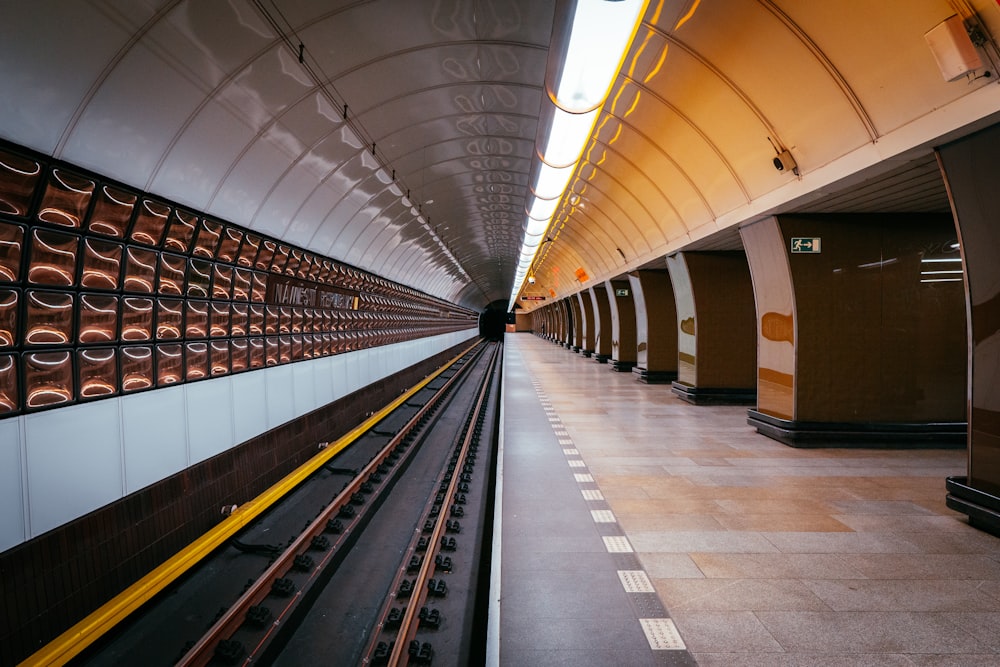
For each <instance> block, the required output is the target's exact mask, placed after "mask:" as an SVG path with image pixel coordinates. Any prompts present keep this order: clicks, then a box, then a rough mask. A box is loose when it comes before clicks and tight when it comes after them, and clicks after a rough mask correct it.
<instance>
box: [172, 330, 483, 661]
mask: <svg viewBox="0 0 1000 667" xmlns="http://www.w3.org/2000/svg"><path fill="white" fill-rule="evenodd" d="M482 353H483V348H480V349H479V350H473V351H472V354H473V357H472V358H470V359H468V360H467V361H466V363H464V364H462V366H461V367H460V368H458V371H457V372H456V373H455V374H454V375H453V376H452V377H451V378H449V379H448V380H447V382H446V383H445V384H444V385H442V387H441V388H440V389H439V390H438V391H437V392H436V393H435V394H434V396H433V397H431V399H430V400H429V401H428V402H427V403H426V404H425V405H424V406H423V407H421V408H420V410H419V411H418V412H417V413H416V414H415V415H414V416H413V417H412V418H411V419H410V420H409V421H408V422H407V423H406V424H405V425H404V426H403V427H402V428H401V429H400V430H399V432H398V433H397V434H396V435H395V436H393V438H392V439H391V440H390V441H389V442H388V443H387V444H386V445H385V446H384V447H383V448H382V449H381V450H380V452H379V453H378V454H377V455H376V456H375V457H373V458H372V460H371V461H369V463H368V464H367V465H366V466H365V467H364V468H363V469H362V470H361V471H360V472H359V473H358V475H357V476H356V477H355V478H354V479H353V480H352V481H351V482H350V483H349V484H348V485H347V486H346V487H345V488H344V489H343V490H342V491H341V492H340V493H338V494H337V496H336V497H335V498H334V499H333V501H331V502H330V503H329V504H328V505H327V506H326V507H325V508H324V509H323V510H322V511H321V512H320V513H319V515H317V517H316V519H314V520H313V521H312V522H311V523H310V524H309V525H308V526H307V527H306V528H305V530H303V531H302V532H301V533H300V534H299V536H298V537H297V538H295V539H294V540H293V541H292V542H291V544H289V546H288V547H287V548H286V549H285V550H284V551H283V552H282V554H281V555H279V556H278V557H277V558H276V559H275V561H274V562H273V563H272V564H271V565H270V566H269V567H268V568H267V570H265V571H264V573H263V574H262V575H261V576H260V577H259V578H258V579H257V580H256V581H254V582H253V583H252V584H251V585H250V586H249V587H248V588H247V589H246V590H245V592H244V593H243V594H242V595H241V596H240V598H239V599H238V600H237V601H236V602H235V603H233V605H232V606H230V608H229V609H228V610H227V611H226V612H225V613H224V614H222V615H221V616H220V617H219V619H218V620H217V621H216V622H215V623H214V624H213V625H212V626H211V627H210V628H209V630H208V631H207V632H206V633H205V634H204V635H203V636H202V637H201V639H199V640H198V641H196V642H195V643H194V645H193V646H192V647H191V648H190V650H188V651H187V653H185V654H184V656H183V657H182V658H181V659H180V660H179V661H178V662H177V663H176V665H177V667H200V666H203V665H207V664H208V663H209V662H211V661H212V660H213V658H214V657H215V651H216V648H217V647H218V646H219V645H220V643H221V642H223V641H226V640H228V639H229V638H231V637H232V636H233V635H234V633H236V632H237V631H238V630H240V628H241V627H243V626H244V624H245V623H246V621H247V614H248V612H249V611H250V609H251V607H255V606H257V605H259V604H260V603H261V602H262V601H263V600H264V599H265V598H267V597H268V596H269V595H270V594H271V591H272V589H273V587H274V586H275V585H276V582H278V581H279V580H281V579H284V578H286V575H288V574H289V573H290V572H291V571H292V570H293V569H294V568H295V560H296V558H297V557H301V556H303V555H305V554H306V552H308V551H309V550H310V547H311V545H312V542H313V539H314V538H316V537H318V536H321V535H323V534H324V533H325V532H326V530H327V525H328V522H329V521H330V520H332V518H333V517H335V516H336V515H337V514H338V513H339V512H340V510H341V508H343V507H344V506H346V505H349V504H351V500H352V497H353V496H355V494H357V493H358V492H359V491H360V490H361V487H362V485H363V484H365V483H366V482H368V481H369V480H370V479H371V477H372V474H373V473H374V472H375V471H377V470H378V469H379V466H380V465H382V464H383V463H385V461H386V460H387V459H388V458H389V457H390V455H391V454H392V453H393V452H394V451H396V449H397V448H399V447H400V445H401V444H402V443H403V441H404V439H405V438H406V437H407V436H408V435H410V434H411V433H413V432H414V431H415V430H416V429H417V428H418V427H420V426H421V420H423V419H424V417H425V416H427V414H428V413H429V412H430V411H431V410H433V409H434V408H435V407H437V406H438V405H439V404H440V402H441V401H442V400H444V398H445V397H446V396H447V395H448V394H449V390H450V389H451V388H452V387H453V386H454V385H455V383H457V382H458V380H459V379H460V378H462V377H463V376H464V375H465V373H467V372H468V370H469V369H471V368H472V366H473V363H472V362H473V361H474V360H475V359H476V358H478V356H480V355H481V354H482ZM457 361H459V360H456V363H457ZM408 451H412V449H409V448H408ZM390 482H391V480H390V479H385V480H383V481H382V482H381V483H380V486H379V487H378V489H377V491H382V490H384V488H385V487H386V485H388V484H390ZM360 518H361V517H360V515H359V516H355V517H354V518H352V519H351V522H350V523H349V524H347V525H346V526H345V527H344V530H343V532H342V533H341V534H340V535H339V536H338V539H337V541H336V542H335V543H334V544H333V545H331V546H330V548H329V549H327V550H326V551H324V552H322V553H323V555H322V557H321V558H320V560H319V561H318V562H316V563H315V565H314V566H313V567H311V568H310V571H309V576H308V577H307V578H306V586H303V587H300V588H299V589H298V590H296V591H294V593H293V594H292V595H290V596H289V599H288V602H287V604H285V605H284V606H283V607H282V608H281V609H280V610H279V612H278V613H277V614H275V615H274V617H273V619H271V620H269V621H268V622H267V623H266V624H265V625H264V626H263V627H262V628H260V632H259V633H257V635H258V641H257V643H256V644H255V645H254V646H252V647H251V648H250V650H249V651H247V653H246V655H245V656H241V657H240V658H239V659H238V664H242V665H248V664H250V663H251V662H253V661H254V658H255V656H257V655H258V654H259V653H260V652H261V651H262V650H263V649H265V648H266V647H267V646H268V645H269V644H270V642H271V641H272V640H273V639H274V637H275V635H276V633H277V632H279V631H280V630H282V629H283V628H284V627H285V624H284V623H283V620H285V619H286V618H287V617H288V616H289V614H290V613H291V612H292V611H294V610H295V609H296V608H297V606H298V604H299V603H300V602H301V601H302V599H303V597H304V594H305V592H306V590H307V589H308V586H311V585H312V584H313V583H315V581H316V580H317V578H318V577H319V575H320V574H321V573H322V572H323V570H324V568H325V566H326V565H328V564H329V562H330V561H331V559H332V558H333V556H335V555H339V554H340V551H338V548H339V547H340V546H342V545H343V544H344V542H345V540H346V539H347V537H348V536H349V535H350V532H351V531H350V530H349V528H350V527H351V526H353V525H355V524H356V523H357V522H358V521H359V520H360Z"/></svg>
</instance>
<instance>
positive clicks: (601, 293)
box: [588, 283, 611, 364]
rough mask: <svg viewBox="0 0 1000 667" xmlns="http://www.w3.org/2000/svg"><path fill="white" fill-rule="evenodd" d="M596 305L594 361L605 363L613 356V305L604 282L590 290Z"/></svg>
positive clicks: (592, 300) (592, 301)
mask: <svg viewBox="0 0 1000 667" xmlns="http://www.w3.org/2000/svg"><path fill="white" fill-rule="evenodd" d="M588 291H589V292H590V299H591V303H593V305H594V321H595V322H596V326H595V327H594V361H596V362H597V363H600V364H605V363H607V362H608V359H610V358H611V306H610V305H608V290H606V289H605V288H604V284H603V283H601V284H597V285H594V286H593V287H591V288H590V289H589V290H588Z"/></svg>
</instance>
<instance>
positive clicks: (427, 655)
mask: <svg viewBox="0 0 1000 667" xmlns="http://www.w3.org/2000/svg"><path fill="white" fill-rule="evenodd" d="M406 653H407V655H409V656H410V661H411V662H413V663H416V664H418V665H429V664H431V660H433V658H434V649H433V648H431V645H430V642H422V641H420V640H419V639H414V640H413V641H411V642H410V645H409V646H408V647H407V649H406Z"/></svg>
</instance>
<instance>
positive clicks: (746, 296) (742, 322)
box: [667, 252, 757, 405]
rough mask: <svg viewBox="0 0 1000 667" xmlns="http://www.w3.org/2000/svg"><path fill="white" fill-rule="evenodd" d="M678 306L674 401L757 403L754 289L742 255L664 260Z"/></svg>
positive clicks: (698, 254) (693, 255)
mask: <svg viewBox="0 0 1000 667" xmlns="http://www.w3.org/2000/svg"><path fill="white" fill-rule="evenodd" d="M667 269H668V270H669V271H670V282H671V284H672V285H673V288H674V301H675V304H676V307H677V328H678V334H677V351H678V352H677V380H675V381H674V382H673V384H672V390H673V392H674V393H675V394H677V395H678V396H679V397H681V398H682V399H684V400H685V401H688V402H689V403H695V404H697V405H704V404H735V405H745V404H748V403H749V404H753V403H754V402H755V401H756V394H757V390H756V382H755V371H756V366H757V354H756V352H757V341H756V336H755V335H754V318H755V315H754V301H753V287H752V286H751V283H750V271H749V269H748V267H747V262H746V257H745V256H744V255H743V253H728V252H727V253H722V252H718V253H701V252H681V253H677V254H675V255H671V256H670V257H668V258H667Z"/></svg>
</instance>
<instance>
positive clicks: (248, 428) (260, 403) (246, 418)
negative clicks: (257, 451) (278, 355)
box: [232, 371, 267, 443]
mask: <svg viewBox="0 0 1000 667" xmlns="http://www.w3.org/2000/svg"><path fill="white" fill-rule="evenodd" d="M265 379H266V371H255V372H251V373H240V374H239V375H234V376H233V377H232V386H233V418H234V419H233V420H234V422H235V434H234V435H235V438H234V440H235V442H237V443H240V442H246V441H247V440H249V439H250V438H253V437H255V436H258V435H260V434H261V433H263V432H264V431H266V430H267V387H266V382H265Z"/></svg>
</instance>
